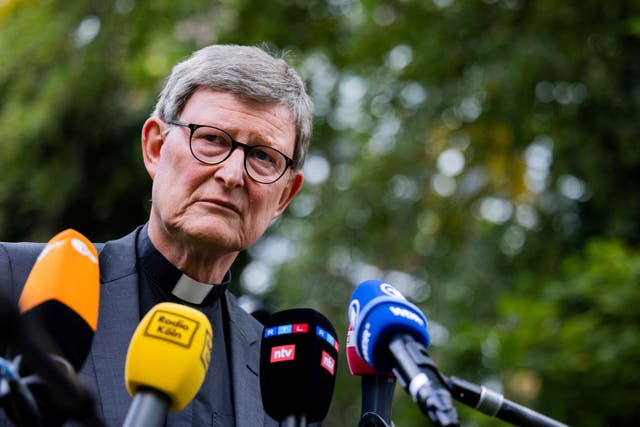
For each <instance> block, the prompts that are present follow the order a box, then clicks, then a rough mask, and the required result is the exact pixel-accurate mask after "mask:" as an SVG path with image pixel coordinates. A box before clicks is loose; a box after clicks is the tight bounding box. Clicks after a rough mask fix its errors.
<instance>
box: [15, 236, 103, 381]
mask: <svg viewBox="0 0 640 427" xmlns="http://www.w3.org/2000/svg"><path fill="white" fill-rule="evenodd" d="M99 303H100V273H99V267H98V253H97V251H96V249H95V247H94V246H93V245H92V244H91V242H90V241H89V240H88V239H87V238H86V237H84V236H83V235H82V234H80V233H78V232H77V231H75V230H72V229H68V230H65V231H63V232H61V233H59V234H57V235H56V236H54V237H53V238H52V239H51V240H50V241H49V242H48V243H47V245H46V246H45V247H44V249H43V250H42V252H41V253H40V255H39V256H38V259H37V260H36V263H35V264H34V266H33V268H32V270H31V272H30V273H29V277H28V278H27V281H26V282H25V285H24V288H23V290H22V294H21V295H20V300H19V301H18V305H19V307H20V311H21V312H22V317H23V318H24V320H25V322H26V323H27V324H28V325H33V326H35V327H37V331H34V333H40V332H39V331H43V332H44V336H45V337H47V336H48V337H52V338H53V339H54V342H49V343H48V346H49V351H50V352H52V353H54V354H58V355H60V356H62V357H64V358H65V359H66V360H67V361H68V362H69V363H70V364H71V366H73V368H74V369H75V370H76V371H78V370H80V368H81V367H82V364H83V363H84V361H85V359H86V358H87V355H88V354H89V350H90V349H91V343H92V341H93V335H94V333H95V331H96V328H97V327H98V307H99Z"/></svg>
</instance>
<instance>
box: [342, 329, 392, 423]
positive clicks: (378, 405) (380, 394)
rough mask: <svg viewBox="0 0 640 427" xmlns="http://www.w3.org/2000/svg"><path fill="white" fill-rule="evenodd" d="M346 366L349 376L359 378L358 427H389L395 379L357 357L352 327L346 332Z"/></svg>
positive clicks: (388, 373)
mask: <svg viewBox="0 0 640 427" xmlns="http://www.w3.org/2000/svg"><path fill="white" fill-rule="evenodd" d="M347 364H348V365H349V372H351V375H355V376H359V377H360V378H361V408H362V409H361V411H360V422H359V423H358V427H390V426H391V425H392V424H393V422H392V421H391V409H392V404H393V393H394V391H395V387H396V378H395V377H394V376H393V373H392V372H379V371H376V370H375V369H373V368H372V367H371V365H369V364H368V363H366V362H365V361H364V360H362V358H361V357H360V356H359V355H358V352H357V350H356V345H355V342H354V337H353V326H351V325H349V330H348V331H347Z"/></svg>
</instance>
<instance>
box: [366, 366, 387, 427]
mask: <svg viewBox="0 0 640 427" xmlns="http://www.w3.org/2000/svg"><path fill="white" fill-rule="evenodd" d="M395 386H396V378H395V377H393V376H388V375H362V413H361V418H360V424H358V427H389V426H391V406H392V403H393V392H394V390H395Z"/></svg>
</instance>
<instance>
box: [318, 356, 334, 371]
mask: <svg viewBox="0 0 640 427" xmlns="http://www.w3.org/2000/svg"><path fill="white" fill-rule="evenodd" d="M320 366H322V367H323V368H324V369H326V370H327V371H329V373H330V374H331V375H333V373H334V372H335V370H336V361H335V359H334V358H333V357H331V356H330V355H329V354H328V353H327V352H325V351H323V352H322V358H321V359H320Z"/></svg>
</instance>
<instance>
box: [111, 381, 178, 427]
mask: <svg viewBox="0 0 640 427" xmlns="http://www.w3.org/2000/svg"><path fill="white" fill-rule="evenodd" d="M170 404H171V401H170V400H169V397H168V396H167V395H166V394H164V393H162V392H160V391H158V390H155V389H153V388H151V387H140V388H139V389H138V392H137V393H136V395H135V397H134V398H133V402H131V406H130V407H129V412H127V417H126V418H125V420H124V423H123V424H122V427H163V426H164V423H165V421H166V419H167V413H168V412H169V406H170Z"/></svg>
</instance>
